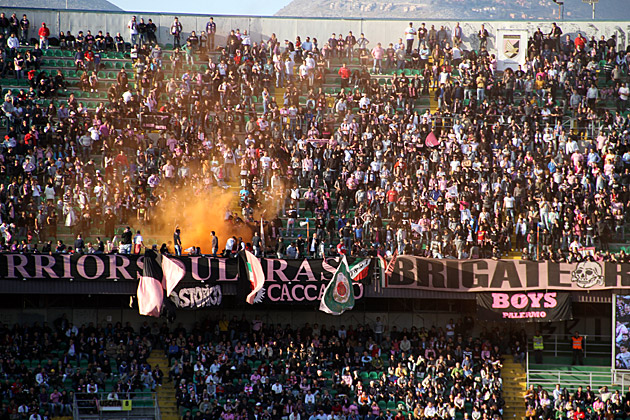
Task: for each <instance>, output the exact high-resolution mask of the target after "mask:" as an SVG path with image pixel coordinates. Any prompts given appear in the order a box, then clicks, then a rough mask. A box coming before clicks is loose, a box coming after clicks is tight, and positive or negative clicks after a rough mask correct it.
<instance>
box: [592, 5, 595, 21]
mask: <svg viewBox="0 0 630 420" xmlns="http://www.w3.org/2000/svg"><path fill="white" fill-rule="evenodd" d="M591 5H592V6H593V20H595V2H592V3H591Z"/></svg>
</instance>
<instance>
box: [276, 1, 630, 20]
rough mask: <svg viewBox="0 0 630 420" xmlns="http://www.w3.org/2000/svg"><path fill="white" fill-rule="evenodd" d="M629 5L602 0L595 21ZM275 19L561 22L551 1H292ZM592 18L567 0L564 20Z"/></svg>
mask: <svg viewBox="0 0 630 420" xmlns="http://www.w3.org/2000/svg"><path fill="white" fill-rule="evenodd" d="M629 3H630V2H629V1H628V0H601V1H600V2H599V3H597V4H596V6H595V19H614V20H624V19H629V18H630V7H628V5H629ZM276 16H300V17H348V18H351V17H352V18H418V19H426V20H429V19H431V20H435V19H458V20H473V19H479V20H511V19H518V20H538V19H541V20H542V19H545V20H549V19H558V5H557V4H556V3H554V2H553V1H552V0H402V1H390V0H293V1H292V2H291V3H289V4H288V5H287V6H285V7H283V8H282V9H280V10H279V11H278V12H277V13H276ZM591 16H592V9H591V6H590V5H589V4H585V3H583V1H582V0H564V18H565V19H567V20H574V19H591Z"/></svg>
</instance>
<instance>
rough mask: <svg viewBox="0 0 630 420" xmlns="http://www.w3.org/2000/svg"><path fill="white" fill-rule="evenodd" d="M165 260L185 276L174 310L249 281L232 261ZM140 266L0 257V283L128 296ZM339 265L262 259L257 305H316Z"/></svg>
mask: <svg viewBox="0 0 630 420" xmlns="http://www.w3.org/2000/svg"><path fill="white" fill-rule="evenodd" d="M169 258H171V259H173V260H175V261H177V263H178V265H180V266H181V267H182V268H183V269H184V270H185V275H184V277H183V279H182V280H181V281H180V283H179V284H178V286H177V288H176V289H175V290H174V291H173V293H172V294H171V296H169V297H170V298H171V299H172V300H173V301H174V302H175V303H176V305H177V306H178V307H181V308H200V307H212V306H219V305H220V304H221V302H222V301H223V292H224V290H223V287H221V285H222V284H238V285H239V287H238V290H239V291H238V294H239V295H241V294H242V293H245V291H246V289H247V288H248V287H249V282H248V281H242V282H239V269H238V260H237V259H236V258H214V257H208V256H182V257H177V256H172V255H171V256H169ZM143 261H144V256H142V255H124V254H85V255H79V254H50V255H49V254H0V279H2V280H51V281H54V280H56V281H62V280H63V281H68V280H72V281H75V282H92V283H94V284H96V283H99V282H101V284H102V282H118V284H120V283H126V284H127V287H126V290H129V289H130V287H132V285H133V287H135V286H136V285H137V282H138V279H139V278H140V276H142V271H143V269H144V263H143ZM340 261H341V260H340V259H339V258H328V259H325V260H279V259H271V258H264V259H263V260H262V261H261V263H262V267H263V271H264V272H265V277H266V279H267V281H266V283H265V287H264V288H263V291H262V292H261V294H260V299H259V302H262V303H274V304H275V303H297V304H300V303H313V302H319V300H320V297H321V294H322V293H323V290H324V289H325V288H326V285H327V284H328V282H329V281H330V279H331V278H332V276H333V274H334V273H335V270H336V269H337V266H338V265H339V263H340ZM358 261H360V260H358V259H355V258H348V263H349V264H350V266H351V267H355V271H353V273H355V274H356V275H357V276H358V277H360V278H362V280H361V282H360V283H356V284H355V295H356V299H361V297H363V294H364V290H363V285H364V284H369V282H370V280H371V278H372V275H373V262H372V261H369V264H368V267H367V269H363V270H361V267H365V266H364V265H360V264H357V265H355V263H356V262H358ZM359 272H360V273H359ZM0 281H1V280H0ZM237 282H238V283H237ZM75 284H76V283H75ZM95 287H96V286H95ZM133 290H135V288H134V289H133ZM49 293H54V289H52V288H51V291H50V292H49ZM247 293H249V289H247ZM247 293H245V295H246V294H247ZM244 301H245V298H244V297H243V302H244Z"/></svg>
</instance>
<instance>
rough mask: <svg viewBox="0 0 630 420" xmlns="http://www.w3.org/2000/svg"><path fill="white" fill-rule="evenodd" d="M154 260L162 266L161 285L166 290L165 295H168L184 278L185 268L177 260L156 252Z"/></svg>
mask: <svg viewBox="0 0 630 420" xmlns="http://www.w3.org/2000/svg"><path fill="white" fill-rule="evenodd" d="M156 261H157V262H158V263H159V264H160V265H161V266H162V287H163V288H164V290H166V296H170V295H171V293H172V292H173V290H175V288H176V287H177V285H178V284H179V282H180V281H181V280H182V279H183V278H184V275H185V274H186V269H185V268H184V265H183V264H182V263H181V262H180V261H179V260H175V259H171V258H169V257H167V256H166V255H162V254H157V257H156Z"/></svg>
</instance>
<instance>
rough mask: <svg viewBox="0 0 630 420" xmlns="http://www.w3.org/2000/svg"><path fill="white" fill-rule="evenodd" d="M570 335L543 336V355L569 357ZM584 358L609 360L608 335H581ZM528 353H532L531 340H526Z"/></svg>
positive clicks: (610, 348)
mask: <svg viewBox="0 0 630 420" xmlns="http://www.w3.org/2000/svg"><path fill="white" fill-rule="evenodd" d="M571 335H572V334H568V333H567V334H543V344H544V346H545V350H544V353H545V354H553V356H554V357H561V356H571V355H572V354H573V349H572V347H571ZM582 337H584V341H583V342H582V347H583V349H584V357H601V358H610V355H611V354H612V353H611V352H612V341H613V339H612V337H611V336H610V335H583V336H582ZM527 348H528V351H529V352H533V344H532V340H531V338H530V339H529V340H528V346H527Z"/></svg>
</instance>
